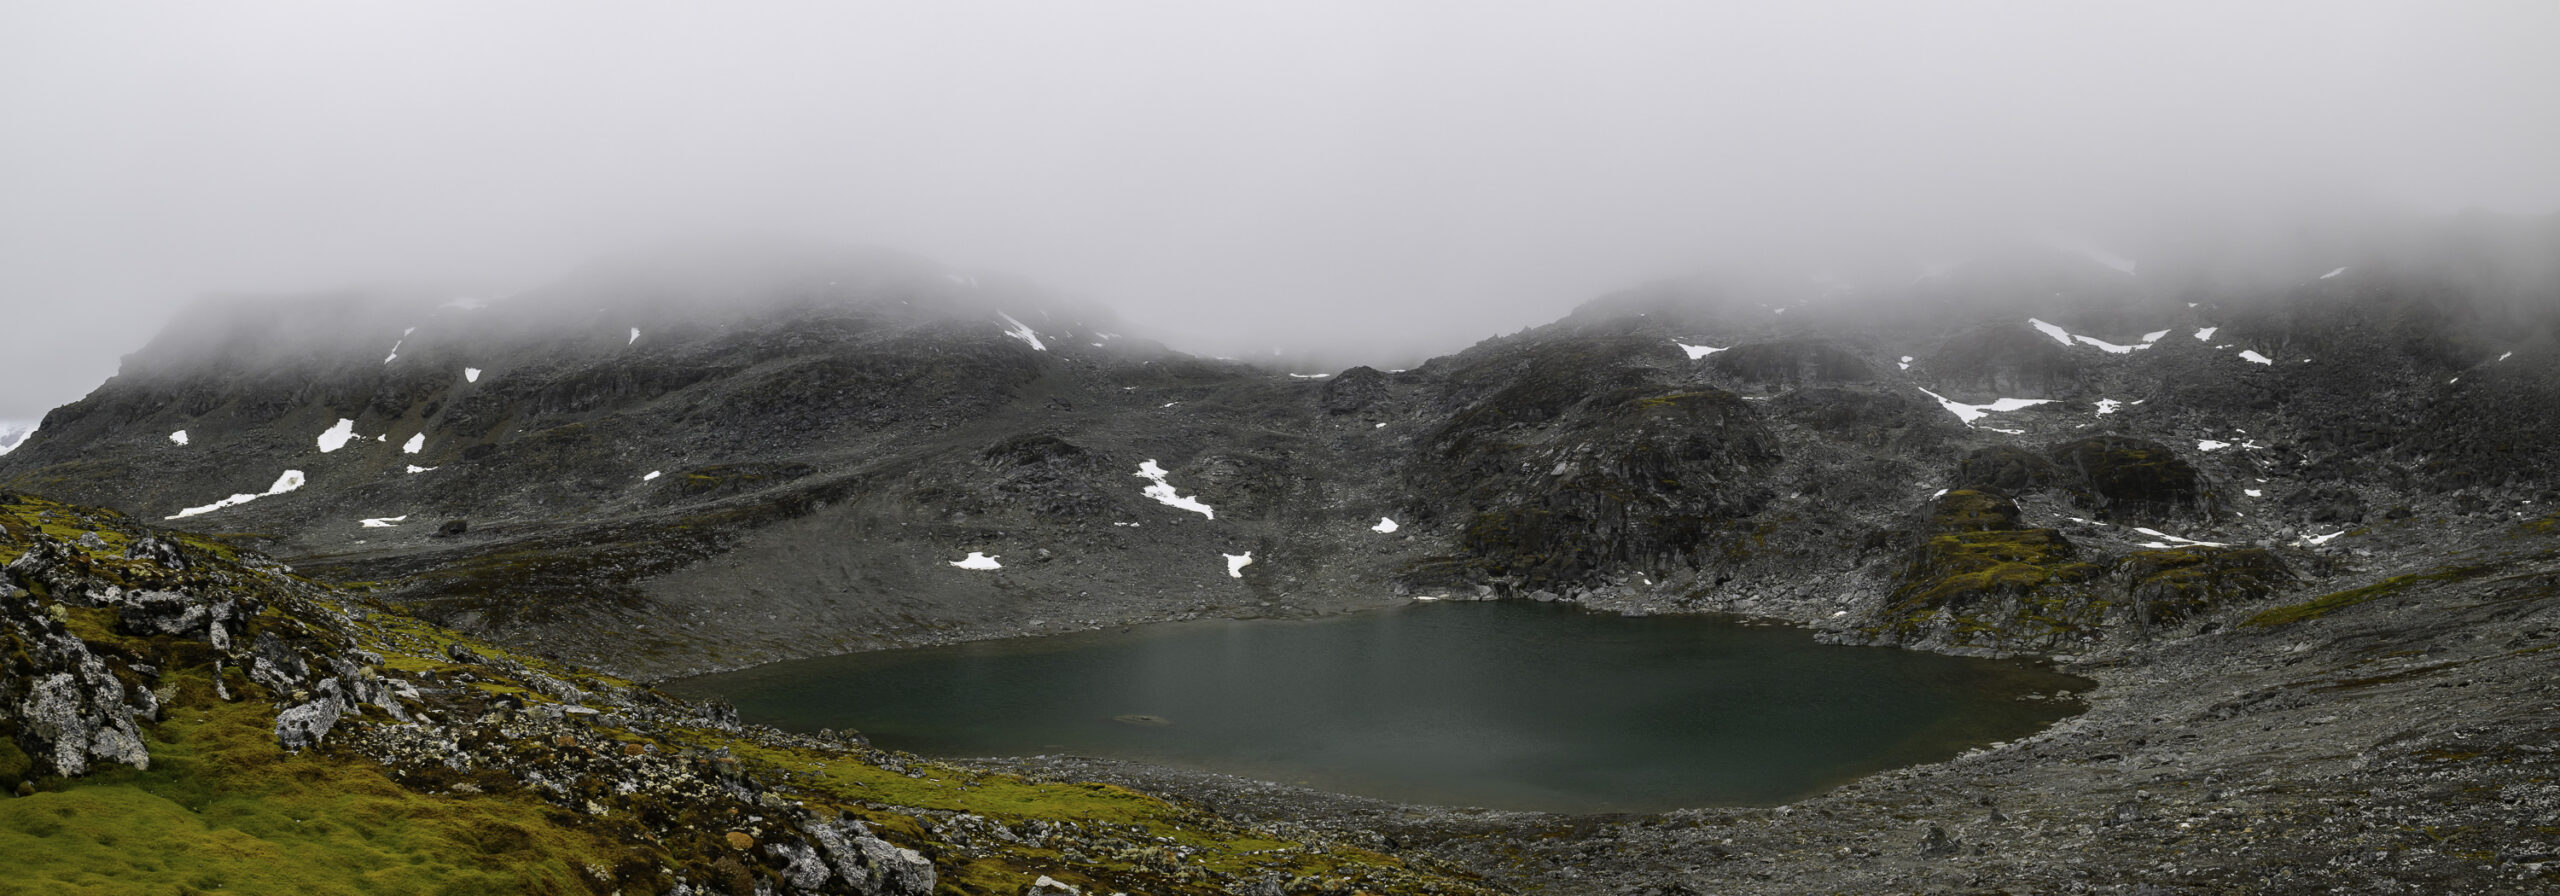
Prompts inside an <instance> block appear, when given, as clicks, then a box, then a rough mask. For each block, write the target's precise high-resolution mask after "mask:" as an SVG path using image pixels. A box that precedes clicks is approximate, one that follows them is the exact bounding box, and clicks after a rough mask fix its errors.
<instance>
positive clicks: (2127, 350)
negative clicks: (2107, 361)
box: [2071, 336, 2151, 355]
mask: <svg viewBox="0 0 2560 896" xmlns="http://www.w3.org/2000/svg"><path fill="white" fill-rule="evenodd" d="M2071 338H2073V339H2077V340H2079V341H2081V342H2083V343H2086V344H2089V345H2094V346H2097V347H2098V348H2099V350H2101V351H2104V352H2106V353H2108V354H2111V355H2130V354H2133V350H2134V349H2138V348H2150V347H2151V344H2150V343H2148V342H2145V343H2138V344H2135V345H2117V344H2115V343H2112V342H2108V341H2105V340H2102V339H2092V338H2090V337H2087V336H2073V337H2071Z"/></svg>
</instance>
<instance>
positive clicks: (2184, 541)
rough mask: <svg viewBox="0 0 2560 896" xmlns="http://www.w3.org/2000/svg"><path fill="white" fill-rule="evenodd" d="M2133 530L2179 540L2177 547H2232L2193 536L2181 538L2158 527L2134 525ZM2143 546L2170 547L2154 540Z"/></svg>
mask: <svg viewBox="0 0 2560 896" xmlns="http://www.w3.org/2000/svg"><path fill="white" fill-rule="evenodd" d="M2133 531H2136V532H2140V533H2142V534H2144V535H2148V536H2151V537H2153V538H2157V539H2160V540H2161V541H2169V542H2177V545H2176V546H2177V547H2206V548H2227V547H2230V545H2227V544H2223V543H2222V542H2219V541H2197V540H2195V539H2192V538H2180V537H2178V536H2175V535H2171V534H2169V533H2167V532H2162V531H2160V530H2158V529H2145V528H2142V527H2140V526H2135V527H2134V529H2133ZM2143 547H2146V548H2155V549H2157V548H2166V547H2170V545H2166V544H2160V543H2158V542H2154V543H2151V544H2145V545H2143Z"/></svg>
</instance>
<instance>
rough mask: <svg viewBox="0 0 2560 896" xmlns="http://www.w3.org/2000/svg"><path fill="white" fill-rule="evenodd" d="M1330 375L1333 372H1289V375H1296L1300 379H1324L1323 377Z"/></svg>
mask: <svg viewBox="0 0 2560 896" xmlns="http://www.w3.org/2000/svg"><path fill="white" fill-rule="evenodd" d="M1332 375H1333V374H1330V373H1292V374H1290V376H1294V377H1297V378H1299V379H1302V380H1320V379H1324V378H1325V377H1329V376H1332Z"/></svg>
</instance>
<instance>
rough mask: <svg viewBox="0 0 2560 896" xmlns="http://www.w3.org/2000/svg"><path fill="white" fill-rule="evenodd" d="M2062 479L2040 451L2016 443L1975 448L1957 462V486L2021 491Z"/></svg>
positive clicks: (2011, 492)
mask: <svg viewBox="0 0 2560 896" xmlns="http://www.w3.org/2000/svg"><path fill="white" fill-rule="evenodd" d="M2062 482H2063V473H2062V468H2060V467H2057V466H2054V464H2053V461H2050V460H2046V459H2045V458H2044V457H2043V456H2042V455H2039V454H2036V453H2035V452H2032V451H2028V450H2026V449H2024V448H2020V447H2018V446H2015V445H1993V446H1991V447H1989V448H1981V449H1977V450H1975V451H1974V452H1973V453H1971V454H1967V455H1965V456H1964V461H1963V462H1962V463H1959V464H1957V465H1956V479H1955V487H1956V488H1963V489H1989V490H1992V491H1997V492H2000V493H2002V494H2007V495H2023V494H2027V493H2029V492H2036V491H2043V490H2045V489H2049V488H2054V487H2056V486H2059V485H2061V484H2062Z"/></svg>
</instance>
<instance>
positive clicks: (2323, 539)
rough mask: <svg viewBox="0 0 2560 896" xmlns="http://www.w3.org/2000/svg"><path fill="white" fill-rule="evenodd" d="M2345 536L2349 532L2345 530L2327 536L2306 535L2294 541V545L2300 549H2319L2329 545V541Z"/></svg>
mask: <svg viewBox="0 0 2560 896" xmlns="http://www.w3.org/2000/svg"><path fill="white" fill-rule="evenodd" d="M2345 534H2347V530H2345V529H2340V530H2338V531H2335V532H2331V533H2329V534H2327V535H2305V536H2303V537H2301V538H2297V539H2294V541H2293V543H2294V544H2295V545H2296V546H2299V547H2306V548H2312V547H2319V546H2321V545H2324V544H2328V543H2329V539H2332V538H2336V537H2338V536H2340V535H2345Z"/></svg>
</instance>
